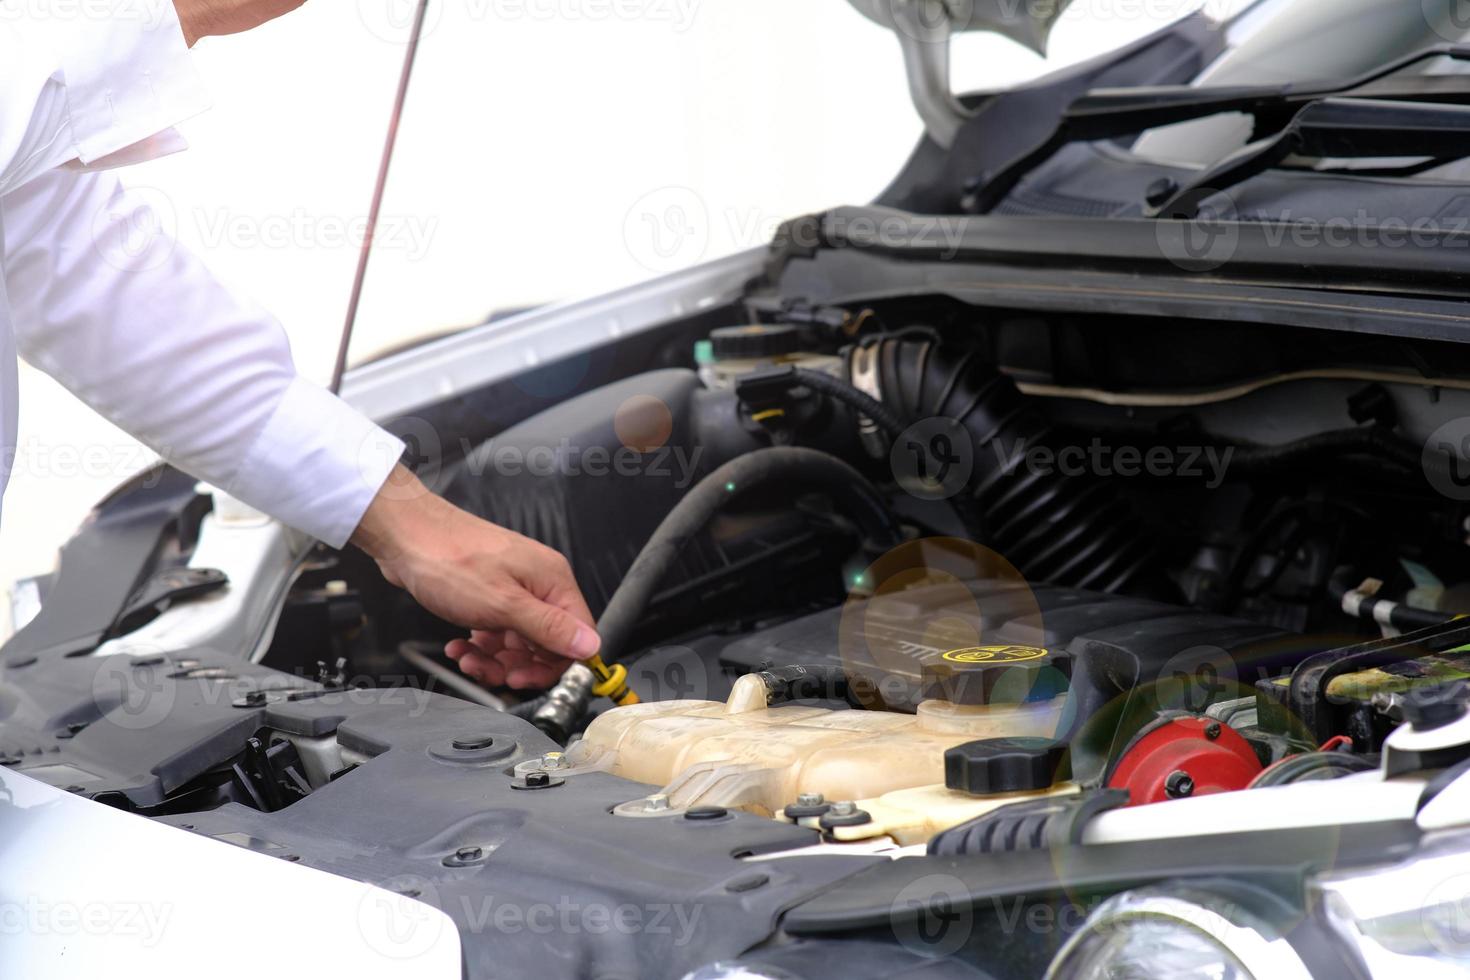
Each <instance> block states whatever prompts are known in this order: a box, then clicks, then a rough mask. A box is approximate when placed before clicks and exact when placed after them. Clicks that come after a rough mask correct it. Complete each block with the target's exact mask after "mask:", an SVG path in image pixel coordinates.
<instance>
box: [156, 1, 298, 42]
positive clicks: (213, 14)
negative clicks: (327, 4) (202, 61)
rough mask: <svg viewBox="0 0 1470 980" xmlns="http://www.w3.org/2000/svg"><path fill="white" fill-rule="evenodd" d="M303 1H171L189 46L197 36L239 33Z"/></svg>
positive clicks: (287, 11)
mask: <svg viewBox="0 0 1470 980" xmlns="http://www.w3.org/2000/svg"><path fill="white" fill-rule="evenodd" d="M304 2H305V0H174V10H176V11H178V14H179V26H181V27H182V28H183V29H184V40H185V41H186V42H187V43H188V45H189V47H191V48H192V47H193V46H194V42H196V41H198V40H199V39H200V38H201V37H215V36H218V35H221V34H239V33H240V32H241V31H248V30H250V29H251V28H252V27H259V26H260V25H261V24H264V23H265V22H266V21H268V20H275V19H276V18H277V17H279V16H281V15H282V14H289V13H290V12H291V11H293V10H295V9H296V8H297V7H299V6H301V5H302V4H303V3H304Z"/></svg>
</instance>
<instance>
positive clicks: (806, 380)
mask: <svg viewBox="0 0 1470 980" xmlns="http://www.w3.org/2000/svg"><path fill="white" fill-rule="evenodd" d="M791 374H792V376H793V377H794V378H796V380H798V381H800V382H801V383H802V384H803V385H805V386H806V387H808V388H810V389H812V390H813V391H817V392H821V393H822V394H824V395H827V396H829V397H831V398H835V399H837V400H838V401H840V402H843V403H845V404H846V405H847V406H848V407H850V408H853V409H855V410H857V411H858V412H860V413H862V414H863V415H866V416H867V417H868V418H870V419H872V420H873V423H874V424H875V425H877V426H878V428H880V429H882V430H883V432H884V433H885V434H886V435H887V436H889V438H892V439H897V438H898V437H899V436H901V435H903V430H904V424H903V422H902V421H901V420H900V419H899V417H898V416H897V415H894V414H893V413H892V412H891V411H889V410H888V406H886V405H884V404H883V403H882V402H880V401H879V400H878V399H876V398H874V397H873V396H872V395H870V394H868V393H867V392H865V391H860V390H859V389H857V388H854V387H853V386H852V385H850V384H848V383H847V382H846V381H843V380H842V379H841V378H834V377H832V375H830V374H826V373H824V372H822V371H813V370H812V369H811V368H793V369H792V372H791Z"/></svg>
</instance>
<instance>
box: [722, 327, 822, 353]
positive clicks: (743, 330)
mask: <svg viewBox="0 0 1470 980" xmlns="http://www.w3.org/2000/svg"><path fill="white" fill-rule="evenodd" d="M709 339H710V347H711V348H712V349H713V350H714V353H715V357H718V358H720V359H721V360H725V359H727V358H758V357H779V356H780V355H782V354H793V353H795V352H796V351H797V350H798V349H799V348H800V347H801V334H799V333H798V332H797V330H796V328H795V327H792V326H787V325H785V324H754V325H752V326H748V327H721V328H720V329H718V330H715V331H712V332H711V333H710V335H709Z"/></svg>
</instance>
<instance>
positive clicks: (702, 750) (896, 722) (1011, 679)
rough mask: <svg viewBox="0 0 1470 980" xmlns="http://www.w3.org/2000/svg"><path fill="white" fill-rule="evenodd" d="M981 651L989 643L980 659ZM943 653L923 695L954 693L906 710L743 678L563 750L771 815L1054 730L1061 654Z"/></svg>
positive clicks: (674, 797)
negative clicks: (806, 702)
mask: <svg viewBox="0 0 1470 980" xmlns="http://www.w3.org/2000/svg"><path fill="white" fill-rule="evenodd" d="M1002 649H1004V650H1005V651H1009V652H1004V653H1003V652H1000V651H1001V650H1002ZM985 650H991V651H992V652H991V653H990V654H989V657H988V659H987V655H986V654H985V652H984V651H985ZM1026 651H1030V654H1027V652H1026ZM954 653H957V654H959V653H964V654H965V656H964V657H959V658H957V659H952V660H950V661H948V662H947V663H948V665H947V666H946V665H940V666H938V667H935V668H934V670H933V671H932V672H927V673H926V675H925V676H926V683H929V684H931V686H932V689H933V691H934V692H935V693H941V694H943V693H947V694H951V695H952V696H953V697H954V698H956V699H958V700H951V699H950V698H949V697H934V698H929V699H927V700H925V701H924V702H922V703H921V704H920V705H919V706H918V710H917V712H916V713H915V714H912V715H910V714H901V713H897V712H888V711H865V710H859V709H853V710H829V709H826V708H820V707H804V706H799V705H779V706H769V705H768V704H767V690H766V687H765V685H764V683H763V682H762V681H761V679H760V678H759V676H758V675H753V674H752V675H747V676H745V677H742V678H741V679H740V680H739V681H737V682H736V683H735V686H734V689H733V690H732V691H731V693H730V697H729V699H728V700H727V701H726V702H723V703H721V702H718V701H662V702H652V703H644V704H637V705H631V706H629V707H625V708H614V709H612V710H610V711H608V712H605V713H604V714H603V715H601V716H600V717H598V718H597V719H596V720H595V721H593V722H592V724H591V725H589V726H588V728H587V731H586V734H585V736H584V737H583V739H582V740H581V741H580V742H578V743H577V744H576V745H574V746H573V747H572V749H571V750H570V751H569V756H570V760H571V761H572V762H573V764H574V765H578V766H596V767H598V768H604V769H607V770H608V771H610V772H612V773H614V774H616V775H619V776H623V777H626V778H628V779H633V780H637V781H639V782H644V783H652V784H654V785H657V786H660V787H662V791H663V792H664V793H666V794H668V796H669V801H670V803H671V805H672V806H674V807H677V808H685V807H690V806H706V805H713V806H724V807H732V808H739V809H744V810H748V811H751V812H754V813H761V814H765V815H773V814H776V813H778V812H780V811H781V810H782V809H783V808H784V807H785V806H786V805H787V804H789V803H792V802H794V801H795V800H796V798H797V796H799V795H801V794H804V793H820V794H822V795H823V796H824V797H825V798H827V799H829V800H859V799H867V798H872V797H876V796H881V795H883V794H885V793H889V792H892V791H895V790H901V789H908V788H911V787H917V786H925V785H931V784H936V783H937V784H942V783H943V782H944V774H945V764H944V755H945V751H946V750H947V749H950V748H952V747H954V746H957V745H961V744H964V743H966V742H971V741H974V740H976V739H989V738H1005V737H1038V738H1047V737H1051V736H1053V735H1054V734H1055V733H1056V730H1057V726H1058V723H1059V721H1060V720H1061V715H1062V706H1063V704H1064V703H1065V701H1066V698H1065V697H1063V696H1062V694H1063V693H1064V691H1065V688H1066V683H1065V676H1066V675H1065V673H1063V668H1062V667H1059V666H1058V664H1060V663H1064V662H1065V661H1064V659H1058V658H1053V657H1052V656H1051V655H1050V654H1048V653H1047V652H1046V651H1039V655H1036V654H1037V649H1036V648H1018V647H1007V648H979V647H976V648H971V649H970V650H969V651H954ZM941 659H942V658H941ZM1023 665H1025V666H1023ZM1017 668H1020V670H1019V673H1014V676H1008V672H1014V671H1016V669H1017ZM931 674H932V676H931Z"/></svg>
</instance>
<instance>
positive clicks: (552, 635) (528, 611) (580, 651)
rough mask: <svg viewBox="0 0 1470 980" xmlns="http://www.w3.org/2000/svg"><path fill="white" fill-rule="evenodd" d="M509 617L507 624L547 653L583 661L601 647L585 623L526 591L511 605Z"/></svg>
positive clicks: (600, 642)
mask: <svg viewBox="0 0 1470 980" xmlns="http://www.w3.org/2000/svg"><path fill="white" fill-rule="evenodd" d="M509 618H510V623H508V624H507V625H509V626H510V627H511V628H512V629H514V630H515V632H516V633H518V634H520V635H521V636H522V637H524V638H525V639H526V640H528V641H530V643H531V644H532V645H533V646H535V647H538V648H539V649H541V650H543V651H546V652H548V653H557V654H561V655H562V656H564V657H569V658H571V659H573V660H586V659H587V658H588V657H590V656H592V655H593V654H594V653H596V652H597V651H598V650H599V649H600V648H601V646H602V640H601V639H599V638H598V636H597V632H596V631H595V630H594V629H593V628H592V627H591V626H588V625H587V624H586V622H584V621H582V620H580V619H578V618H577V617H576V616H574V615H572V613H570V612H568V611H567V610H565V609H563V608H561V607H560V606H556V605H553V604H552V603H550V602H544V601H542V600H541V599H538V598H536V597H534V596H532V595H530V594H529V593H527V594H526V595H525V596H524V597H523V598H522V599H521V601H519V602H516V603H514V604H513V606H512V608H511V609H510V611H509ZM589 619H590V617H589Z"/></svg>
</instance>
